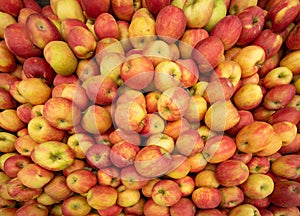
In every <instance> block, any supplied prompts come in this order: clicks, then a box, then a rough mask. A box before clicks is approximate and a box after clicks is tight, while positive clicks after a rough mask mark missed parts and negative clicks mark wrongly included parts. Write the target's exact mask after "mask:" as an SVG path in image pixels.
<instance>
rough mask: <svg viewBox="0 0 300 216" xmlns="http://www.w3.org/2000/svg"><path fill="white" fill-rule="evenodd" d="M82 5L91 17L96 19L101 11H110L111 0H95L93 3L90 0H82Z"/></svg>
mask: <svg viewBox="0 0 300 216" xmlns="http://www.w3.org/2000/svg"><path fill="white" fill-rule="evenodd" d="M80 5H81V7H82V9H83V10H84V12H85V14H86V16H87V17H88V18H89V19H92V20H95V19H96V18H97V17H98V16H99V15H100V14H101V13H106V12H108V11H109V7H110V6H111V2H110V1H106V0H105V1H99V0H94V1H93V2H92V4H91V1H89V0H81V1H80Z"/></svg>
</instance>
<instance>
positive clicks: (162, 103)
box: [157, 87, 190, 121]
mask: <svg viewBox="0 0 300 216" xmlns="http://www.w3.org/2000/svg"><path fill="white" fill-rule="evenodd" d="M189 102H190V96H189V95H188V93H187V92H186V91H185V90H184V89H183V88H181V87H171V88H168V89H166V90H165V91H163V92H162V94H161V96H160V97H159V99H158V101H157V110H158V113H159V114H160V115H161V116H162V117H163V118H164V119H165V120H167V121H176V120H178V119H180V118H181V117H182V116H184V114H185V113H186V111H187V108H188V104H189Z"/></svg>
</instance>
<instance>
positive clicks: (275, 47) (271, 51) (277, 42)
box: [252, 29, 283, 59]
mask: <svg viewBox="0 0 300 216" xmlns="http://www.w3.org/2000/svg"><path fill="white" fill-rule="evenodd" d="M267 42H269V44H267ZM282 43H283V39H282V37H281V36H280V35H279V34H276V33H274V32H273V31H272V30H271V29H265V30H262V31H261V32H260V34H259V35H258V36H257V37H256V38H255V40H254V41H253V42H252V44H253V45H258V46H260V47H262V48H263V49H264V50H265V57H266V59H268V58H270V57H272V56H273V55H275V53H277V52H278V51H279V49H280V48H281V45H282Z"/></svg>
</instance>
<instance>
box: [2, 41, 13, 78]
mask: <svg viewBox="0 0 300 216" xmlns="http://www.w3.org/2000/svg"><path fill="white" fill-rule="evenodd" d="M0 57H1V59H3V61H2V62H1V63H0V71H1V72H3V73H8V72H12V71H13V70H15V69H16V67H17V61H16V57H15V56H14V54H13V53H12V52H11V51H10V50H9V49H8V47H7V45H6V43H5V41H4V40H2V41H1V42H0Z"/></svg>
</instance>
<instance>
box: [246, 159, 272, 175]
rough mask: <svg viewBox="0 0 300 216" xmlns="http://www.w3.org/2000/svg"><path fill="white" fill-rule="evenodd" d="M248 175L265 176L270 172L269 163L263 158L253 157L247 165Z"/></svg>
mask: <svg viewBox="0 0 300 216" xmlns="http://www.w3.org/2000/svg"><path fill="white" fill-rule="evenodd" d="M247 166H248V168H249V172H250V173H261V174H266V173H268V172H269V170H270V166H271V165H270V161H269V159H268V158H267V157H264V156H253V157H252V158H251V160H250V161H249V162H248V163H247Z"/></svg>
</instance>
